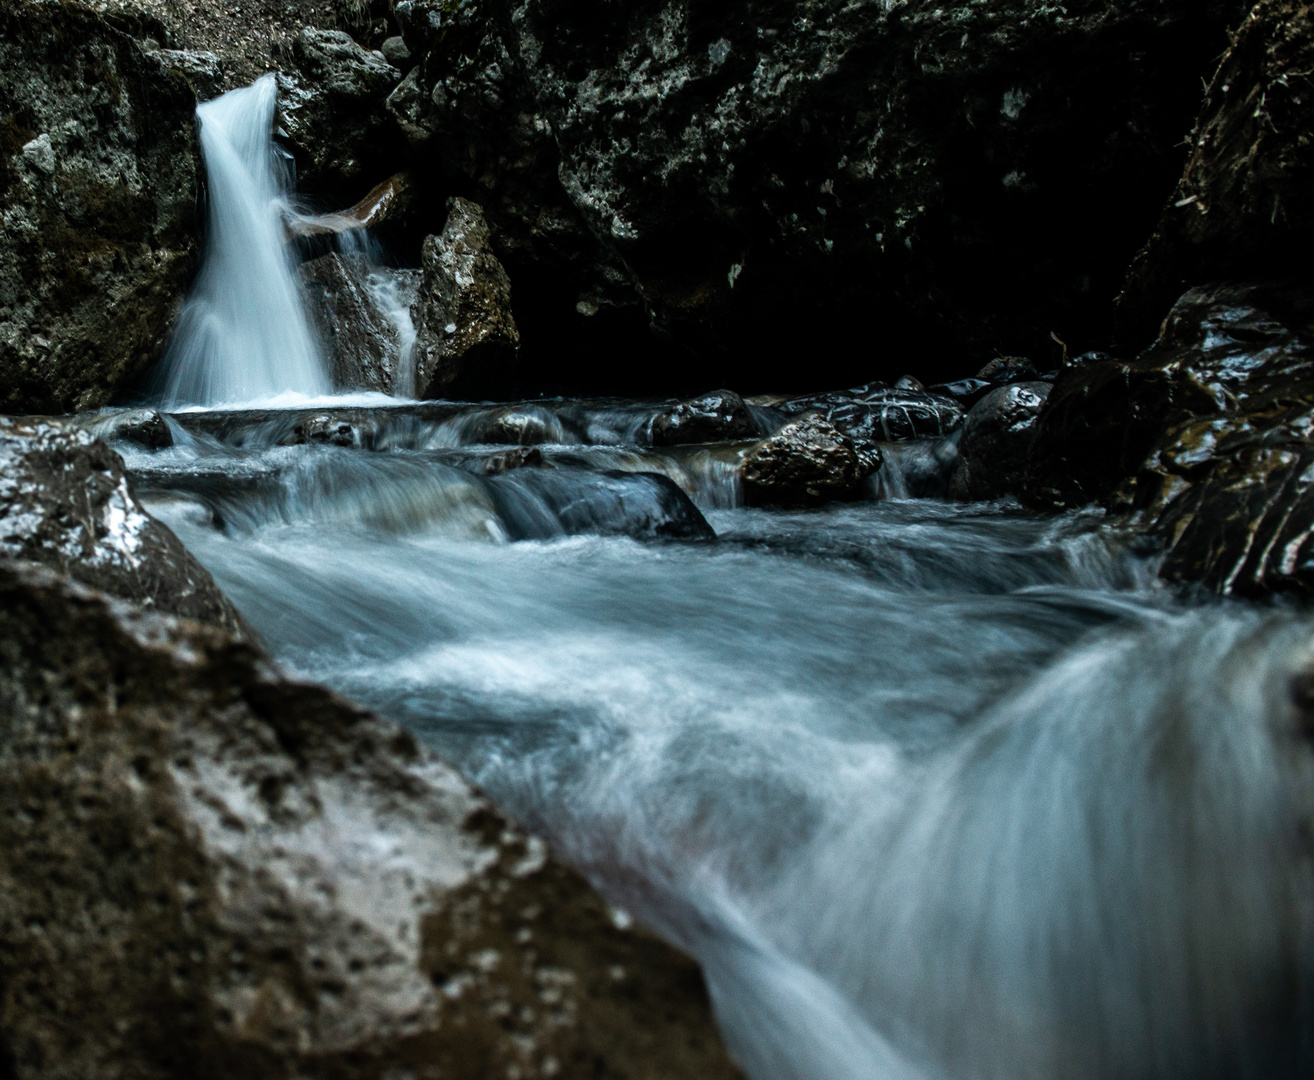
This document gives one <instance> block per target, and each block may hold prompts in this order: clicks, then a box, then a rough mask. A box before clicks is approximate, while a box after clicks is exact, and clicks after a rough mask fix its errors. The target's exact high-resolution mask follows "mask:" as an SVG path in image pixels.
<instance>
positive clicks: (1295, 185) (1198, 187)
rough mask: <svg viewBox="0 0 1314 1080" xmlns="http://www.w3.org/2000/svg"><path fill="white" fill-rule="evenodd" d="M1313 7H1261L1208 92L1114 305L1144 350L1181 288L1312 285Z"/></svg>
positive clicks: (1128, 337)
mask: <svg viewBox="0 0 1314 1080" xmlns="http://www.w3.org/2000/svg"><path fill="white" fill-rule="evenodd" d="M1311 70H1314V5H1311V4H1310V3H1309V2H1308V0H1263V2H1261V3H1258V4H1256V5H1255V6H1254V8H1253V10H1252V11H1251V12H1250V14H1249V16H1248V17H1247V18H1246V20H1245V21H1244V23H1242V25H1241V26H1240V28H1239V29H1238V30H1237V32H1236V34H1235V36H1234V38H1233V40H1232V42H1231V47H1230V48H1229V49H1228V50H1227V52H1226V54H1225V55H1224V57H1223V60H1222V63H1221V64H1220V65H1219V66H1218V69H1217V71H1216V73H1214V76H1213V79H1212V81H1211V82H1210V83H1209V85H1208V89H1207V91H1206V94H1205V100H1204V105H1203V107H1202V108H1201V110H1200V113H1199V118H1198V119H1197V121H1196V124H1195V130H1194V131H1193V132H1192V133H1191V136H1190V140H1189V146H1190V156H1189V158H1188V159H1187V163H1186V169H1185V171H1184V172H1183V173H1182V176H1181V180H1180V181H1179V183H1178V185H1177V189H1176V191H1174V192H1173V195H1172V197H1171V198H1170V199H1169V201H1168V205H1167V206H1166V207H1165V208H1164V209H1163V212H1162V215H1161V216H1160V218H1159V223H1158V227H1157V228H1156V229H1155V231H1154V235H1153V237H1152V238H1151V240H1150V241H1149V243H1148V244H1147V245H1146V246H1145V248H1144V249H1143V250H1142V251H1141V253H1140V254H1139V255H1138V256H1137V259H1136V261H1135V263H1134V264H1133V266H1132V268H1131V272H1130V274H1129V275H1128V278H1127V282H1126V285H1125V288H1124V289H1123V293H1122V296H1121V297H1120V298H1119V300H1118V318H1119V324H1120V325H1119V333H1120V336H1121V338H1122V340H1123V342H1124V344H1125V345H1127V346H1129V347H1130V348H1133V349H1136V348H1140V347H1142V346H1143V345H1145V344H1146V343H1147V342H1149V341H1150V340H1151V339H1152V337H1153V336H1154V332H1155V329H1156V328H1157V326H1158V323H1159V321H1160V320H1161V319H1162V317H1163V313H1164V311H1165V310H1167V308H1168V307H1169V306H1170V305H1171V304H1172V303H1173V301H1174V300H1175V299H1176V298H1177V297H1178V296H1180V295H1181V294H1182V293H1183V292H1184V291H1185V290H1186V289H1188V288H1190V287H1193V286H1201V285H1206V284H1208V283H1210V282H1215V281H1220V280H1234V281H1235V280H1247V279H1249V280H1271V279H1274V278H1281V277H1288V276H1297V275H1308V273H1309V251H1310V248H1311V246H1314V139H1311V138H1310V131H1311V130H1314V91H1312V90H1311V88H1310V85H1309V72H1310V71H1311Z"/></svg>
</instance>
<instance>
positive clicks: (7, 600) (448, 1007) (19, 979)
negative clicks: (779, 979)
mask: <svg viewBox="0 0 1314 1080" xmlns="http://www.w3.org/2000/svg"><path fill="white" fill-rule="evenodd" d="M0 643H2V645H0V793H2V794H0V802H3V812H2V813H0V852H3V855H2V856H0V979H3V982H4V985H5V988H6V992H5V995H4V998H3V1001H2V1002H0V1036H2V1037H3V1041H4V1045H5V1049H6V1060H7V1066H6V1068H7V1072H8V1074H9V1075H11V1076H14V1077H17V1078H26V1077H38V1076H51V1075H59V1076H83V1077H93V1076H109V1075H114V1076H132V1077H142V1078H159V1080H165V1078H172V1077H179V1076H189V1077H198V1078H201V1080H205V1078H215V1080H218V1078H221V1077H237V1076H240V1077H243V1078H250V1080H264V1078H269V1080H274V1078H280V1080H286V1078H287V1077H291V1076H298V1077H322V1078H328V1077H383V1076H403V1075H404V1076H408V1077H414V1078H416V1080H439V1078H447V1080H486V1078H488V1077H493V1076H499V1077H501V1076H520V1077H541V1078H544V1080H546V1078H548V1077H552V1076H557V1075H560V1076H585V1075H589V1076H592V1075H603V1076H642V1077H650V1078H653V1080H658V1078H670V1080H676V1078H684V1077H691V1076H698V1077H708V1078H725V1080H731V1078H734V1077H737V1076H739V1073H738V1071H737V1070H736V1069H735V1068H734V1066H733V1065H732V1064H731V1063H730V1061H729V1060H728V1058H727V1056H726V1054H725V1051H724V1050H723V1049H722V1047H721V1044H720V1041H719V1039H718V1037H717V1034H716V1031H715V1028H714V1027H713V1024H712V1019H711V1014H710V1010H709V1008H708V1002H707V997H706V993H705V990H704V988H703V984H702V980H701V978H700V977H699V972H698V969H697V966H696V965H695V964H694V963H693V962H692V961H690V960H688V959H687V958H685V957H684V956H682V955H680V954H679V953H677V952H675V951H674V950H673V949H671V948H669V947H668V946H666V945H664V944H662V943H660V942H658V941H657V940H656V939H654V938H652V937H650V936H649V935H647V934H646V933H643V932H641V931H638V930H629V931H625V930H621V929H618V927H617V924H616V923H615V922H614V921H613V919H612V917H611V914H610V912H609V910H608V908H607V907H606V905H604V904H603V903H602V902H601V901H600V900H599V898H598V897H597V896H596V895H595V894H594V893H593V891H592V890H591V889H590V888H589V886H588V885H587V884H586V883H585V882H584V881H583V880H582V879H581V878H580V877H579V875H577V874H575V873H574V872H572V871H570V870H568V869H566V868H565V867H563V866H562V865H561V864H560V863H558V862H557V861H556V859H554V858H553V857H552V856H551V855H549V854H548V853H547V851H546V850H545V848H544V845H543V844H542V843H541V842H539V841H538V840H537V839H535V838H533V837H531V836H529V835H527V834H526V833H524V832H523V831H522V830H520V829H519V828H517V827H516V826H515V825H513V824H511V823H510V822H508V821H507V820H506V819H504V818H503V817H502V816H501V815H500V814H498V812H497V811H496V810H495V809H493V807H491V806H490V805H489V804H488V802H487V801H486V800H485V799H484V798H483V797H482V796H480V795H479V794H477V793H476V792H474V791H473V790H472V789H471V788H470V787H469V785H468V784H466V783H465V781H463V780H462V779H461V778H460V777H459V776H458V775H457V774H456V773H455V772H454V771H453V770H452V769H450V768H449V767H447V766H446V765H444V764H442V763H440V762H438V761H437V760H435V759H434V758H433V757H431V756H430V755H429V754H427V753H425V752H424V751H422V750H421V749H419V748H418V747H417V745H416V744H415V742H414V741H413V739H412V738H411V737H410V736H409V735H408V734H406V733H404V732H403V731H402V730H400V729H399V728H397V727H395V726H393V725H391V724H388V723H385V722H383V721H380V720H378V719H376V718H374V717H373V716H370V715H369V714H366V713H364V712H362V711H360V710H359V709H356V708H354V707H352V706H350V705H348V704H347V703H346V702H344V701H342V700H341V699H339V698H337V697H335V696H334V695H332V694H330V693H328V692H327V691H324V690H321V689H318V688H315V687H311V686H305V685H300V684H296V683H292V682H288V681H286V680H284V679H283V678H281V677H280V676H278V675H277V674H276V673H275V672H274V670H273V669H272V667H271V665H270V664H269V662H268V660H267V659H266V658H265V657H263V656H262V655H261V654H260V653H259V652H257V651H256V650H254V649H252V648H251V647H249V646H245V645H241V644H238V643H235V642H234V641H233V640H232V639H231V638H230V637H228V636H227V635H225V634H223V633H222V632H219V631H216V630H211V629H207V628H203V627H201V626H199V625H197V624H194V623H187V622H184V621H179V620H175V619H171V618H168V617H164V616H159V615H151V614H144V613H141V612H139V611H136V610H134V609H132V608H130V607H129V606H127V605H124V604H122V603H119V602H115V601H110V600H107V599H105V598H103V597H102V596H100V595H97V594H94V593H91V592H89V591H87V590H85V589H83V588H81V587H79V586H76V585H73V584H69V583H67V582H64V581H61V580H59V579H57V578H56V577H55V576H54V575H53V574H51V573H49V572H47V571H43V570H41V569H40V568H35V567H31V566H30V564H15V563H12V562H8V561H4V560H0Z"/></svg>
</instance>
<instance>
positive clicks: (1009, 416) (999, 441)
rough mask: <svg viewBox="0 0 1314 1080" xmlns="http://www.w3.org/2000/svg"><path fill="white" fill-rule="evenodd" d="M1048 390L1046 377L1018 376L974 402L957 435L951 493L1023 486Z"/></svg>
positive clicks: (962, 495) (978, 495)
mask: <svg viewBox="0 0 1314 1080" xmlns="http://www.w3.org/2000/svg"><path fill="white" fill-rule="evenodd" d="M1049 391H1050V384H1049V383H1047V382H1016V383H1012V384H1010V385H1008V386H1001V387H998V388H997V389H994V390H991V391H990V393H988V394H986V395H985V397H983V398H982V399H981V400H980V401H978V402H977V403H976V404H975V405H973V406H972V408H971V410H970V411H969V412H968V414H967V419H966V420H964V421H963V430H962V434H961V436H960V437H959V440H958V462H957V465H956V466H955V468H954V474H953V477H952V478H951V479H950V481H949V492H948V494H949V497H950V498H952V499H961V500H965V501H966V500H971V499H998V498H1001V497H1002V496H1004V495H1016V494H1019V493H1020V492H1021V491H1022V489H1023V486H1024V483H1025V480H1026V475H1027V470H1028V467H1029V466H1030V463H1031V447H1032V444H1033V443H1034V442H1035V438H1036V430H1037V427H1038V421H1039V419H1040V410H1041V408H1042V406H1043V405H1044V404H1045V399H1046V398H1047V397H1048V396H1049Z"/></svg>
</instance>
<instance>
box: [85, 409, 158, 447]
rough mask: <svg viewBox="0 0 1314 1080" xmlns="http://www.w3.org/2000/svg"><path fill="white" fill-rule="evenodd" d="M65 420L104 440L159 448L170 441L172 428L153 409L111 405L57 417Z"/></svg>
mask: <svg viewBox="0 0 1314 1080" xmlns="http://www.w3.org/2000/svg"><path fill="white" fill-rule="evenodd" d="M61 419H62V421H63V422H64V423H65V424H70V425H72V426H74V427H79V428H81V429H82V430H84V431H86V432H87V433H88V434H90V435H91V436H93V437H94V438H97V439H104V440H105V441H106V442H109V443H115V442H127V443H133V444H135V445H137V446H143V447H145V448H146V449H147V450H163V449H164V448H165V447H168V446H172V445H173V432H172V431H170V430H169V425H168V424H167V423H165V420H164V417H163V416H161V415H160V414H159V413H158V412H156V411H155V410H154V409H115V410H113V411H106V412H102V413H79V414H77V415H75V416H72V417H64V418H61Z"/></svg>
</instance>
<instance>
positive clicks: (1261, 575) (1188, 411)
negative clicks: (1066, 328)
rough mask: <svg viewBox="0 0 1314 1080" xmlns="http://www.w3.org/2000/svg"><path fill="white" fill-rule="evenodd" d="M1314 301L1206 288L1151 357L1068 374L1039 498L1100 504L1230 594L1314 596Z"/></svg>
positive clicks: (1178, 564) (1051, 424)
mask: <svg viewBox="0 0 1314 1080" xmlns="http://www.w3.org/2000/svg"><path fill="white" fill-rule="evenodd" d="M1312 433H1314V299H1312V298H1311V295H1310V293H1309V291H1308V289H1306V288H1305V287H1304V285H1303V284H1297V285H1287V286H1283V285H1268V286H1254V285H1252V286H1240V285H1233V286H1215V287H1211V288H1201V289H1193V290H1191V291H1189V292H1187V293H1186V294H1185V295H1184V296H1183V297H1182V298H1181V300H1179V301H1178V303H1177V304H1176V305H1175V306H1174V308H1173V310H1172V313H1171V314H1170V315H1169V317H1168V319H1167V320H1166V321H1165V323H1164V326H1163V330H1162V332H1161V334H1160V337H1159V340H1158V341H1157V342H1156V344H1155V345H1154V347H1153V348H1151V349H1149V350H1148V351H1147V352H1145V353H1144V354H1143V355H1141V356H1140V357H1138V358H1137V359H1136V360H1134V361H1119V360H1103V361H1097V362H1094V363H1088V364H1082V365H1080V366H1075V367H1072V368H1070V369H1068V370H1066V371H1065V372H1063V374H1062V375H1061V376H1060V378H1059V380H1058V382H1057V383H1056V384H1055V386H1054V390H1053V391H1052V393H1051V394H1050V398H1049V401H1048V402H1047V403H1046V406H1045V409H1044V411H1043V413H1042V416H1041V420H1040V425H1039V431H1038V433H1037V438H1036V443H1035V446H1034V449H1033V464H1032V473H1031V476H1030V478H1029V480H1028V496H1029V497H1030V499H1031V501H1033V502H1034V503H1036V504H1038V505H1041V506H1046V507H1052V506H1056V505H1057V506H1063V505H1078V504H1080V503H1081V502H1085V501H1090V500H1098V501H1101V502H1103V503H1104V504H1105V505H1106V506H1108V507H1110V508H1111V509H1114V510H1119V511H1124V512H1130V513H1131V514H1132V515H1133V520H1134V521H1136V522H1137V523H1138V524H1139V525H1140V527H1141V528H1142V529H1144V530H1145V531H1147V532H1148V533H1149V534H1150V535H1151V536H1153V537H1155V538H1157V539H1158V540H1159V541H1160V543H1161V544H1162V545H1163V547H1164V550H1165V553H1166V554H1165V561H1164V564H1163V570H1162V572H1163V574H1164V576H1165V577H1168V578H1169V579H1172V580H1179V581H1193V582H1201V583H1203V584H1204V585H1206V586H1207V587H1209V588H1211V589H1213V590H1215V591H1217V592H1220V593H1224V594H1228V593H1243V594H1251V595H1262V594H1264V593H1268V592H1271V591H1273V590H1278V589H1282V590H1298V591H1306V592H1308V591H1314V540H1312V537H1314V470H1311V469H1310V466H1311V465H1314V435H1312Z"/></svg>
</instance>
